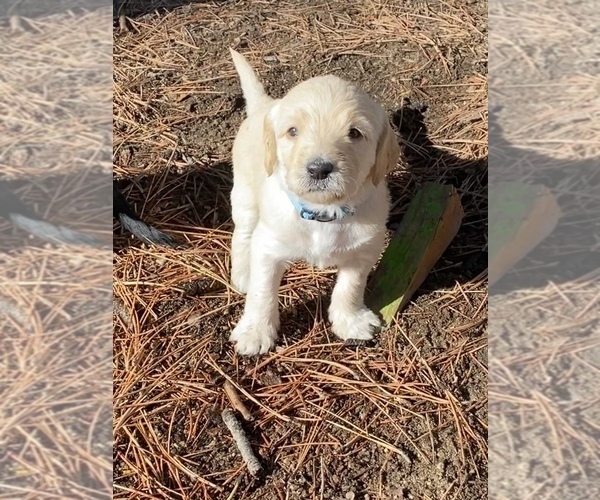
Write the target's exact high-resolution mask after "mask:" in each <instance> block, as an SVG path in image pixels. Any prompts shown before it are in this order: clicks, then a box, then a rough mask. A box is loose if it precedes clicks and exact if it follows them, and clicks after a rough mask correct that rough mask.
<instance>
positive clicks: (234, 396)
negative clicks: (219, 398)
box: [223, 380, 254, 422]
mask: <svg viewBox="0 0 600 500" xmlns="http://www.w3.org/2000/svg"><path fill="white" fill-rule="evenodd" d="M223 389H224V390H225V394H227V397H228V398H229V401H230V402H231V406H233V407H234V408H235V409H236V410H237V411H239V412H240V413H241V414H242V417H244V420H246V421H247V422H252V421H253V420H254V417H253V416H252V414H251V413H250V411H249V410H248V408H246V405H245V404H244V402H243V401H242V400H241V399H240V395H239V394H238V392H237V391H236V390H235V387H234V385H233V384H232V383H231V382H230V381H229V380H226V381H225V383H224V384H223Z"/></svg>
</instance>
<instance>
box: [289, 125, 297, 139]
mask: <svg viewBox="0 0 600 500" xmlns="http://www.w3.org/2000/svg"><path fill="white" fill-rule="evenodd" d="M287 133H288V135H289V136H290V137H296V136H297V135H298V129H297V128H296V127H292V128H290V129H289V130H288V131H287Z"/></svg>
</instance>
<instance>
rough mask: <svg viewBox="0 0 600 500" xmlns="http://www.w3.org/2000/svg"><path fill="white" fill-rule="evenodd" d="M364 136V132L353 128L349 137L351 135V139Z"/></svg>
mask: <svg viewBox="0 0 600 500" xmlns="http://www.w3.org/2000/svg"><path fill="white" fill-rule="evenodd" d="M362 136H363V135H362V132H361V131H360V130H358V129H357V128H351V129H350V132H348V137H350V139H360V138H361V137H362Z"/></svg>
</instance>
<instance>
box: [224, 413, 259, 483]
mask: <svg viewBox="0 0 600 500" xmlns="http://www.w3.org/2000/svg"><path fill="white" fill-rule="evenodd" d="M221 418H222V419H223V422H224V423H225V425H226V426H227V428H228V429H229V432H231V435H232V436H233V440H234V441H235V444H236V445H237V447H238V450H240V453H241V455H242V458H243V459H244V462H245V463H246V467H248V472H250V474H251V475H253V476H258V474H259V473H260V472H261V471H262V470H263V468H262V465H260V462H259V461H258V458H256V455H255V454H254V452H253V451H252V447H251V446H250V441H248V438H247V437H246V433H245V432H244V429H243V428H242V425H241V424H240V422H239V420H238V419H237V418H236V416H235V413H234V412H233V410H232V409H230V408H227V409H226V410H223V412H222V413H221Z"/></svg>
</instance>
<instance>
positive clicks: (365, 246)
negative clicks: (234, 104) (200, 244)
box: [230, 50, 400, 355]
mask: <svg viewBox="0 0 600 500" xmlns="http://www.w3.org/2000/svg"><path fill="white" fill-rule="evenodd" d="M231 56H232V58H233V62H234V65H235V68H236V70H237V73H238V74H239V77H240V81H241V86H242V92H243V94H244V98H245V101H246V111H247V115H248V116H247V118H246V120H245V121H244V122H243V123H242V125H241V127H240V130H239V132H238V134H237V137H236V139H235V142H234V145H233V177H234V186H233V190H232V192H231V204H232V215H233V222H234V224H235V230H234V233H233V240H232V249H231V265H232V269H231V282H232V285H233V287H234V288H236V289H237V290H239V291H240V292H241V293H245V294H246V304H245V309H244V313H243V315H242V318H241V319H240V321H239V323H238V324H237V326H236V327H235V329H234V330H233V332H232V334H231V337H230V340H231V341H233V342H236V350H237V352H238V353H239V354H244V355H254V354H259V353H261V354H262V353H266V352H267V351H269V349H271V348H272V347H273V345H274V344H275V341H276V339H277V329H278V327H279V311H278V300H277V296H278V289H279V285H280V282H281V279H282V277H283V273H284V271H285V267H286V263H287V262H289V261H299V260H304V261H307V262H308V263H310V264H312V265H314V266H317V267H321V268H323V267H330V266H335V267H337V269H338V274H337V281H336V284H335V287H334V290H333V293H332V297H331V305H330V307H329V320H330V321H331V326H332V331H333V333H334V334H335V335H336V336H338V337H339V338H340V339H344V340H346V339H364V340H368V339H371V338H372V335H373V331H374V330H375V329H377V328H378V327H380V320H379V318H378V316H377V315H375V314H374V313H373V312H372V311H370V310H369V309H368V308H367V307H366V306H365V305H364V300H363V297H364V290H365V286H366V281H367V275H368V274H369V272H370V271H371V269H372V267H373V265H374V264H375V262H376V261H377V259H378V257H379V255H380V253H381V250H382V248H383V245H384V237H385V223H386V219H387V216H388V211H389V195H388V190H387V185H386V183H385V180H384V177H385V175H386V174H387V173H388V172H389V171H391V170H393V169H394V168H395V167H396V164H397V162H398V158H399V155H400V151H399V147H398V144H397V141H396V137H395V134H394V131H393V130H392V128H391V127H390V125H389V122H388V118H387V115H386V113H385V111H384V110H383V109H382V107H381V106H380V105H379V104H377V103H376V102H375V101H374V100H373V99H371V98H370V97H369V96H368V95H367V94H365V93H364V92H362V91H361V90H359V89H358V88H356V87H355V86H353V85H351V84H350V83H348V82H345V81H344V80H341V79H340V78H337V77H335V76H331V75H329V76H321V77H317V78H311V79H310V80H307V81H304V82H302V83H300V84H299V85H297V86H296V87H294V88H293V89H292V90H291V91H290V92H289V93H288V94H287V95H286V96H285V97H283V98H282V99H278V100H274V99H272V98H270V97H269V96H267V95H266V93H265V91H264V89H263V86H262V85H261V83H260V82H259V80H258V78H257V76H256V74H255V73H254V71H253V70H252V68H251V66H250V65H249V63H248V62H247V61H246V59H245V58H244V57H243V56H242V55H241V54H239V53H237V52H235V51H234V50H231Z"/></svg>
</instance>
